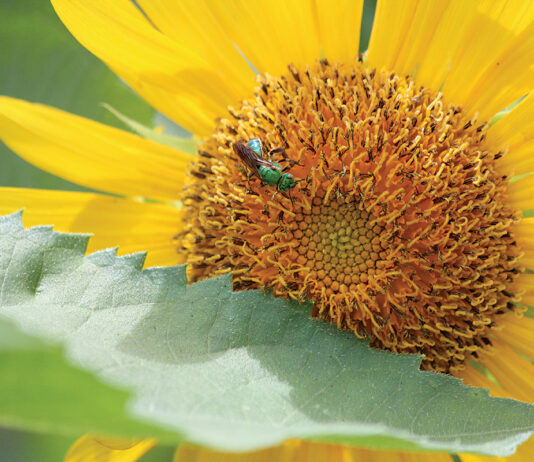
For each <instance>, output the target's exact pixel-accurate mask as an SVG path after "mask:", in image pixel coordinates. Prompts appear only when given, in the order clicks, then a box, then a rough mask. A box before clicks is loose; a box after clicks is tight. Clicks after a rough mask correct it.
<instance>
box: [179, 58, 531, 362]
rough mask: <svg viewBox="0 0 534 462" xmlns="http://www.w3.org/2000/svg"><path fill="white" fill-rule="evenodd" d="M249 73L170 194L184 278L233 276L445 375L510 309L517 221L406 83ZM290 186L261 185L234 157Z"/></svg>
mask: <svg viewBox="0 0 534 462" xmlns="http://www.w3.org/2000/svg"><path fill="white" fill-rule="evenodd" d="M289 71H290V72H289V73H288V74H287V75H285V76H282V77H280V78H273V77H270V76H268V75H265V76H260V77H259V81H258V87H257V90H256V94H255V97H254V98H252V99H250V100H248V101H244V102H243V103H242V105H241V107H240V108H230V110H229V113H230V117H229V118H228V119H224V120H221V121H220V123H219V127H218V129H217V131H216V133H214V134H213V135H212V136H211V137H210V138H208V139H207V140H205V141H204V143H203V144H202V146H201V148H200V150H199V160H198V161H197V162H196V163H195V165H193V166H192V167H191V170H190V174H191V179H192V181H191V185H190V186H188V187H187V189H186V191H185V192H184V196H183V199H184V203H185V205H186V209H187V213H186V217H185V222H184V223H185V224H184V226H185V228H186V230H185V232H184V235H183V242H185V244H184V246H183V248H181V249H180V250H179V251H180V252H185V253H186V255H187V261H188V275H189V278H190V281H196V280H199V279H202V278H206V277H211V276H216V275H219V274H222V273H225V272H228V271H232V272H233V274H234V276H233V278H234V279H233V281H234V288H235V289H236V290H239V289H246V288H264V289H268V288H272V289H273V291H274V294H275V295H276V296H279V297H291V298H294V299H297V300H312V301H313V302H314V303H315V305H314V315H315V316H318V317H320V318H323V319H326V320H330V321H333V322H335V323H336V324H337V326H338V327H340V328H343V329H350V330H352V331H354V332H355V333H356V334H357V335H358V336H368V337H370V338H371V345H372V346H375V347H379V348H384V349H387V350H391V351H394V352H402V353H421V354H424V355H425V357H424V359H423V363H422V367H423V368H425V369H431V370H436V371H443V372H454V371H457V370H459V369H462V368H463V367H464V364H465V362H466V361H467V360H468V359H469V358H470V357H476V356H477V351H478V350H480V349H482V348H486V347H488V346H489V345H490V344H491V339H490V337H491V334H490V332H491V329H493V328H495V327H496V326H497V325H498V321H499V316H500V315H503V314H504V313H506V312H508V311H510V310H513V309H514V306H515V305H514V302H516V301H517V300H518V298H517V295H518V294H516V293H515V292H514V282H515V280H516V277H517V275H518V274H519V273H520V272H521V268H520V267H519V265H518V263H517V262H518V259H519V258H520V256H521V251H520V249H519V248H518V247H517V245H516V243H515V241H514V238H513V236H512V233H511V225H512V224H513V223H514V222H516V221H517V220H518V219H519V217H520V215H519V214H518V212H517V211H516V210H514V209H512V208H511V207H509V206H507V205H506V202H505V199H506V196H505V194H506V183H507V179H506V177H503V176H501V175H500V174H499V172H498V171H497V169H496V166H495V160H497V159H498V158H499V157H500V156H502V155H503V153H501V152H492V151H491V148H490V147H488V146H486V145H485V127H486V126H485V124H477V122H476V120H467V119H466V118H465V116H463V114H462V110H461V108H459V107H454V106H451V105H447V104H445V103H444V102H443V101H442V98H441V95H440V94H435V93H433V92H432V91H430V90H428V89H425V88H422V87H421V88H420V87H417V86H416V84H415V83H414V81H413V80H412V79H411V78H409V77H400V76H398V75H395V74H392V73H386V72H383V71H381V72H377V71H374V70H373V71H370V70H368V69H367V68H366V67H365V66H364V65H363V64H362V63H361V62H356V63H354V64H353V65H351V66H344V65H330V64H328V63H327V62H326V61H321V62H320V63H317V64H316V65H315V66H313V67H310V68H307V69H296V68H295V67H293V66H290V69H289ZM252 138H260V139H261V140H262V142H263V148H264V156H265V157H268V152H269V150H270V149H273V148H280V147H282V148H285V154H284V152H280V150H278V149H277V150H276V151H274V152H273V157H272V159H270V160H272V161H273V162H276V163H277V164H279V165H280V166H281V167H283V168H285V169H286V171H288V172H290V173H291V174H293V176H294V177H295V179H296V180H297V184H296V186H295V187H294V188H293V189H291V190H290V191H288V192H287V193H283V192H280V191H277V189H276V187H272V186H267V185H265V184H264V183H263V182H262V180H261V178H260V177H259V176H258V175H253V174H252V173H253V172H251V171H250V170H249V169H248V168H247V166H245V165H244V164H243V163H242V162H241V161H240V159H238V158H237V156H236V155H235V153H234V150H233V144H234V143H236V142H242V143H246V142H247V141H249V140H251V139H252Z"/></svg>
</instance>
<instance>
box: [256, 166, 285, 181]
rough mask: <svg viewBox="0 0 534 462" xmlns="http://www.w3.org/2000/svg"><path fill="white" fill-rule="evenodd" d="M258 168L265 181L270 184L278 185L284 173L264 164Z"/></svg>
mask: <svg viewBox="0 0 534 462" xmlns="http://www.w3.org/2000/svg"><path fill="white" fill-rule="evenodd" d="M258 170H259V172H260V176H261V178H262V179H263V181H265V183H266V184H267V185H269V186H276V185H277V184H278V182H279V181H280V178H281V177H282V175H283V174H282V173H281V172H280V171H279V170H275V169H272V168H269V167H264V166H263V165H262V166H260V167H259V168H258Z"/></svg>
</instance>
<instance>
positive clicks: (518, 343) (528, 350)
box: [494, 313, 534, 359]
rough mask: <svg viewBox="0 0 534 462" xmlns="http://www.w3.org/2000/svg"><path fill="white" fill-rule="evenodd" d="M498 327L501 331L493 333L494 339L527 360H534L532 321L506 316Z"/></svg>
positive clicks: (521, 317)
mask: <svg viewBox="0 0 534 462" xmlns="http://www.w3.org/2000/svg"><path fill="white" fill-rule="evenodd" d="M499 325H502V326H503V329H502V330H499V331H496V332H495V334H494V335H495V337H496V338H497V339H499V340H500V341H501V342H502V343H504V344H506V345H508V346H509V347H511V348H513V349H514V350H516V351H519V352H520V353H521V354H523V355H525V356H526V357H527V358H531V359H534V319H531V318H527V317H526V316H518V315H517V314H515V313H511V314H507V315H506V316H505V317H503V318H502V320H500V321H499Z"/></svg>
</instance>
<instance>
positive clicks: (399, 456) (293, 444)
mask: <svg viewBox="0 0 534 462" xmlns="http://www.w3.org/2000/svg"><path fill="white" fill-rule="evenodd" d="M450 460H451V459H450V455H449V454H443V453H428V454H425V453H411V452H399V451H378V450H377V451H375V450H370V449H359V448H352V447H348V446H339V445H333V444H323V443H310V442H306V441H301V440H290V441H287V442H285V443H284V444H282V445H281V446H277V447H275V448H270V449H264V450H262V451H255V452H248V453H244V454H243V453H240V454H233V453H227V452H218V451H212V450H210V449H205V448H200V447H197V446H191V445H187V444H182V445H180V446H179V447H178V449H177V451H176V453H175V456H174V462H193V461H194V462H274V461H276V462H325V461H328V462H410V461H413V462H450Z"/></svg>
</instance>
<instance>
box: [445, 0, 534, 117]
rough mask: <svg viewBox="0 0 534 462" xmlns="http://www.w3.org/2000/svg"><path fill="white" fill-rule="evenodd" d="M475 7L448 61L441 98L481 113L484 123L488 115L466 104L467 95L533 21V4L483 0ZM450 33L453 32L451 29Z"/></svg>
mask: <svg viewBox="0 0 534 462" xmlns="http://www.w3.org/2000/svg"><path fill="white" fill-rule="evenodd" d="M464 3H465V2H464ZM477 7H478V8H477V12H476V14H475V15H474V16H473V18H472V20H471V22H470V24H469V26H468V28H467V31H466V33H465V35H464V36H463V38H462V42H461V44H460V46H459V47H458V49H457V50H456V53H455V55H454V57H453V58H452V60H451V63H450V70H449V72H448V73H447V76H446V80H445V83H444V85H443V94H444V95H446V98H447V99H448V100H449V101H452V102H454V103H456V104H462V105H465V106H466V107H465V109H466V110H468V111H471V112H475V111H482V112H481V116H480V117H481V119H486V118H487V116H488V114H487V112H486V111H484V108H482V107H480V106H476V105H473V104H471V105H470V102H471V103H472V102H473V100H471V101H470V97H471V92H473V91H474V90H473V89H474V87H475V86H476V85H477V84H478V83H479V82H480V84H481V85H485V79H487V78H488V74H487V73H486V71H487V70H488V69H489V68H490V67H491V65H492V64H493V63H496V62H498V58H499V57H500V56H501V54H502V53H503V52H504V51H505V50H506V49H507V47H508V46H509V45H511V44H512V43H513V41H514V38H515V37H517V36H519V35H520V33H521V32H522V31H523V30H524V29H525V28H526V27H527V26H528V25H529V24H530V22H531V21H532V19H533V18H534V4H533V3H532V2H524V1H523V0H487V1H482V2H479V3H478V5H477ZM451 33H456V31H455V30H454V29H453V30H452V31H451ZM436 58H438V57H436ZM529 64H530V63H529ZM494 71H496V72H500V70H497V69H494ZM500 109H504V107H502V108H499V110H500ZM491 115H492V114H491Z"/></svg>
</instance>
